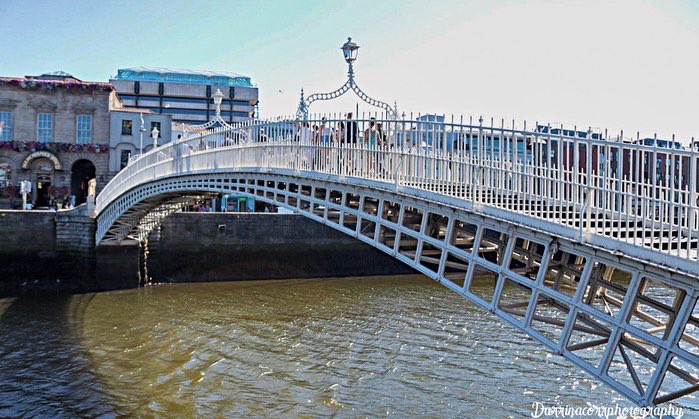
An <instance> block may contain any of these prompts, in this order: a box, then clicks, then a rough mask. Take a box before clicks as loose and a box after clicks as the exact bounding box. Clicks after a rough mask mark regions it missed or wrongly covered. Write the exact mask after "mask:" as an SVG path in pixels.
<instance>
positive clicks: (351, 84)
mask: <svg viewBox="0 0 699 419" xmlns="http://www.w3.org/2000/svg"><path fill="white" fill-rule="evenodd" d="M350 40H351V38H350ZM357 48H358V47H357ZM347 63H348V65H349V68H348V71H347V81H346V82H345V84H343V85H342V86H340V88H338V89H337V90H333V91H332V92H327V93H314V94H312V95H310V96H308V97H307V98H304V94H303V89H301V100H300V101H299V107H298V109H297V110H296V117H297V118H298V119H304V120H305V119H308V108H309V107H310V106H311V103H313V102H315V101H317V100H332V99H337V98H338V97H340V96H342V95H344V94H345V93H347V92H348V91H350V90H351V91H353V92H354V93H355V94H356V95H357V96H358V97H359V98H360V99H361V100H363V101H364V102H366V103H368V104H369V105H371V106H375V107H377V108H381V109H383V110H384V111H386V115H387V117H389V118H395V117H396V116H397V115H398V112H397V110H396V108H394V107H392V106H391V105H389V104H388V103H386V102H383V101H381V100H378V99H374V98H372V97H371V96H369V95H367V94H366V93H364V91H362V89H361V88H360V87H359V86H358V85H357V82H355V81H354V68H353V67H352V62H351V61H348V62H347Z"/></svg>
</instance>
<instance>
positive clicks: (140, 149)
mask: <svg viewBox="0 0 699 419" xmlns="http://www.w3.org/2000/svg"><path fill="white" fill-rule="evenodd" d="M139 115H141V129H140V132H141V143H140V144H139V149H138V154H143V133H145V132H146V127H145V125H144V124H145V121H143V114H142V113H141V114H139Z"/></svg>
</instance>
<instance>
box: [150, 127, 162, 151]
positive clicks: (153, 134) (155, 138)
mask: <svg viewBox="0 0 699 419" xmlns="http://www.w3.org/2000/svg"><path fill="white" fill-rule="evenodd" d="M158 134H160V131H158V127H153V131H151V133H150V136H151V137H152V138H153V148H158Z"/></svg>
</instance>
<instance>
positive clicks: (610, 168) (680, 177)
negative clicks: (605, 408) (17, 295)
mask: <svg viewBox="0 0 699 419" xmlns="http://www.w3.org/2000/svg"><path fill="white" fill-rule="evenodd" d="M357 48H358V47H357V46H356V45H355V44H353V43H351V42H348V43H347V44H345V46H344V47H343V51H344V53H345V58H346V59H347V62H348V64H349V65H350V71H349V79H348V81H347V83H345V84H344V85H343V86H342V87H341V88H340V89H338V90H336V91H334V92H331V93H324V94H317V95H311V96H309V97H308V98H304V97H303V96H302V99H301V103H300V105H299V109H298V111H297V112H296V114H295V115H294V116H292V117H288V118H276V119H270V120H254V121H250V122H246V123H240V124H236V125H229V124H227V123H226V122H225V121H223V120H221V119H220V117H219V116H218V112H217V118H216V119H215V120H213V121H211V122H210V123H208V124H205V125H204V126H201V127H195V128H193V130H192V131H191V132H189V133H187V134H186V135H185V136H184V137H183V138H182V139H181V140H178V141H177V142H171V143H168V144H166V145H164V146H161V147H159V148H156V149H153V150H151V151H150V152H148V153H146V154H144V155H141V156H138V158H136V159H134V160H133V161H132V162H131V163H130V164H129V165H128V166H127V167H126V168H125V169H123V170H122V171H121V172H120V173H119V174H117V176H116V177H115V178H114V179H113V180H112V181H111V182H110V183H109V184H108V185H107V186H106V187H105V188H104V190H103V191H102V192H101V193H100V194H99V196H98V197H97V203H96V217H97V237H96V240H97V243H99V244H108V243H120V242H122V241H125V240H134V239H135V240H138V241H143V240H145V239H146V238H147V237H148V235H149V234H150V233H151V231H153V229H155V228H157V227H158V226H159V224H160V222H161V221H162V220H163V219H164V218H165V217H167V216H168V215H169V214H171V213H173V212H175V211H179V210H180V209H181V208H182V207H183V206H184V205H187V204H189V203H191V202H193V201H195V200H198V199H201V198H202V197H206V196H211V195H215V194H219V193H224V194H227V193H234V194H238V195H242V196H247V197H253V198H254V199H256V200H259V201H262V202H266V203H269V204H273V205H276V206H279V207H284V208H287V209H289V210H292V211H294V212H295V213H298V214H301V215H303V216H305V217H308V218H310V219H311V220H315V221H317V222H319V223H323V224H325V225H327V226H329V227H332V228H334V229H336V230H339V231H341V232H343V233H345V234H348V235H350V236H352V237H355V238H356V239H357V240H361V241H363V242H365V243H367V244H369V245H371V246H373V247H375V248H377V249H379V250H381V251H383V252H385V253H386V254H388V255H390V256H392V257H394V258H396V259H398V260H400V261H402V262H404V263H405V264H407V265H409V266H411V267H412V268H414V269H415V270H417V271H419V272H421V273H423V274H425V275H427V276H428V277H430V278H432V279H434V280H435V281H438V282H440V283H441V284H443V285H444V286H446V287H448V288H449V289H451V290H453V291H454V292H456V293H458V294H460V295H462V296H463V297H464V298H466V299H468V300H469V301H471V302H473V303H475V304H477V305H479V306H481V307H482V308H483V309H485V310H488V311H491V312H493V313H494V314H495V315H497V316H498V317H499V318H501V319H504V320H505V321H507V322H508V323H510V324H512V325H514V326H515V327H517V328H519V329H521V330H523V331H525V332H526V333H527V334H528V335H530V336H531V337H533V338H534V339H536V340H538V341H540V342H541V343H542V344H543V345H544V346H545V347H546V348H548V349H549V350H551V351H553V352H555V353H557V354H560V355H562V356H563V357H565V358H567V359H568V360H570V361H571V362H573V363H574V364H575V365H577V366H578V367H579V368H581V369H583V370H584V371H586V372H588V373H589V374H591V375H593V376H594V377H596V378H597V379H598V380H600V381H602V382H604V383H606V384H607V385H609V386H611V387H612V388H614V389H616V390H617V391H618V392H620V393H622V394H623V395H624V396H626V397H628V398H629V399H630V400H632V401H634V402H635V403H637V404H639V405H642V406H653V405H657V404H661V403H664V402H669V401H672V400H674V399H677V398H680V397H688V398H696V396H697V394H696V392H697V390H699V310H698V309H697V298H698V296H699V257H698V254H699V206H698V202H697V201H698V199H699V170H698V169H699V152H697V151H692V150H689V149H683V148H681V147H680V146H675V143H672V142H668V143H667V144H666V145H665V146H659V145H658V144H659V143H660V142H659V141H654V142H652V144H648V142H644V141H637V142H633V143H631V142H626V141H624V140H622V139H621V137H620V138H618V139H613V138H611V137H610V136H608V135H607V134H606V133H604V132H593V131H592V130H587V131H581V130H577V129H572V130H567V129H563V128H561V127H553V126H549V125H541V124H530V125H527V124H516V123H505V122H504V121H492V120H483V119H482V118H478V119H472V118H462V117H444V116H438V115H432V114H426V115H413V114H410V115H406V114H405V113H401V114H399V113H398V110H397V109H396V107H395V106H393V107H392V106H390V105H388V104H386V103H385V102H380V101H376V100H374V99H371V98H369V97H368V96H366V95H365V94H364V93H363V92H361V90H360V89H359V88H358V87H357V84H356V82H355V81H354V73H353V70H352V62H353V61H354V58H356V52H357ZM350 90H352V91H355V92H356V93H357V94H358V95H359V96H360V98H361V99H362V100H365V101H366V102H368V103H369V104H370V105H372V106H375V107H378V108H380V109H381V112H380V113H378V112H377V113H375V114H360V115H357V114H356V113H355V115H353V116H352V118H348V116H347V115H346V114H344V113H343V114H341V115H340V114H323V115H312V114H309V112H308V108H309V106H310V104H311V103H312V102H313V101H315V100H328V99H333V98H335V97H338V96H340V95H342V94H344V93H345V92H347V91H350ZM218 95H219V93H217V95H215V96H214V102H215V104H216V105H217V107H218V106H220V101H221V98H220V96H218ZM362 95H363V96H362Z"/></svg>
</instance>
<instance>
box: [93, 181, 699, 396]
mask: <svg viewBox="0 0 699 419" xmlns="http://www.w3.org/2000/svg"><path fill="white" fill-rule="evenodd" d="M390 186H391V185H386V187H385V188H381V187H373V188H372V187H368V186H366V185H359V184H354V183H352V182H349V183H348V182H347V181H346V179H345V180H344V181H342V180H341V179H331V178H328V177H326V178H320V177H316V178H313V177H305V176H301V175H300V174H298V173H297V174H296V175H294V174H277V173H262V172H260V171H250V172H245V171H241V172H234V173H230V172H229V173H226V172H212V173H208V174H196V175H194V174H192V175H181V176H173V177H166V178H161V179H159V180H156V181H153V182H151V183H148V184H145V185H141V186H138V187H136V188H134V189H132V190H130V191H129V192H127V193H126V194H124V195H123V196H121V197H119V198H118V199H116V200H114V202H113V203H112V204H110V205H109V206H108V207H107V208H105V209H104V210H103V211H102V213H101V214H99V216H98V231H97V234H98V239H99V240H100V241H102V242H104V241H118V240H121V239H123V238H126V237H131V238H136V239H143V238H144V237H145V236H146V235H147V234H148V232H149V231H150V230H151V229H152V228H154V227H155V226H157V225H158V224H159V222H160V221H161V220H162V219H163V218H164V217H165V216H167V215H168V214H170V213H172V212H174V211H176V210H178V209H179V208H180V207H181V206H182V205H185V204H186V203H187V202H189V201H191V200H194V199H197V198H199V197H201V196H204V195H206V194H212V193H237V194H240V195H245V196H249V197H254V198H255V199H258V200H261V201H264V202H267V203H271V204H275V205H278V206H282V207H285V208H288V209H291V210H293V211H295V212H297V213H299V214H301V215H303V216H306V217H308V218H311V219H313V220H315V221H318V222H321V223H324V224H326V225H328V226H330V227H332V228H335V229H337V230H339V231H342V232H344V233H346V234H348V235H351V236H353V237H356V238H357V239H359V240H361V241H363V242H365V243H368V244H370V245H372V246H374V247H376V248H377V249H379V250H381V251H383V252H385V253H387V254H389V255H391V256H393V257H395V258H397V259H399V260H401V261H402V262H404V263H406V264H407V265H409V266H411V267H413V268H414V269H416V270H418V271H420V272H422V273H423V274H425V275H427V276H429V277H430V278H432V279H434V280H436V281H439V282H440V283H441V284H443V285H445V286H446V287H448V288H449V289H451V290H453V291H455V292H457V293H459V294H461V295H462V296H464V297H465V298H467V299H468V300H470V301H472V302H474V303H475V304H477V305H479V306H481V307H482V308H484V309H486V310H489V311H491V312H493V313H495V314H496V315H497V316H498V317H500V318H502V319H504V320H506V321H507V322H509V323H511V324H512V325H514V326H516V327H518V328H520V329H522V330H524V331H525V332H527V333H528V334H529V335H530V336H532V337H534V338H535V339H537V340H538V341H540V342H541V343H543V344H544V345H545V346H546V347H547V348H548V349H550V350H552V351H554V352H556V353H558V354H560V355H562V356H564V357H565V358H567V359H569V360H570V361H572V362H573V363H575V364H576V365H578V366H579V367H580V368H582V369H583V370H585V371H586V372H588V373H590V374H592V375H593V376H595V377H596V378H597V379H599V380H601V381H603V382H604V383H606V384H607V385H609V386H611V387H612V388H614V389H616V390H617V391H619V392H621V393H622V394H624V395H625V396H627V397H628V398H630V399H631V400H633V401H634V402H636V403H638V404H640V405H655V404H658V403H662V402H665V401H669V400H672V399H675V398H678V397H681V396H683V395H687V394H690V393H692V392H694V391H696V390H697V388H698V385H699V383H697V371H698V369H699V365H697V364H698V362H697V357H696V355H695V354H696V350H697V347H698V345H699V341H698V339H697V337H696V335H695V334H693V333H691V330H696V329H695V328H696V327H699V319H698V316H697V314H696V313H697V309H696V303H697V295H696V292H695V287H694V284H693V282H692V281H694V280H693V279H692V278H689V277H685V276H683V275H681V274H672V275H668V273H667V271H665V270H663V269H661V268H654V267H652V266H650V265H647V264H641V263H638V262H637V261H634V260H629V259H628V258H623V257H619V256H618V255H614V254H612V253H609V252H607V251H603V250H601V249H594V248H591V247H590V246H589V245H581V244H578V243H576V242H575V241H572V240H568V239H565V238H561V237H554V236H552V235H551V234H550V233H546V232H543V231H538V230H536V229H533V228H529V227H526V226H521V225H516V224H512V223H510V222H507V221H506V220H499V219H497V218H494V217H488V216H484V215H482V214H478V213H476V212H473V211H469V210H468V209H463V208H454V207H450V206H448V205H444V204H440V203H438V202H434V201H431V200H429V199H426V198H420V197H414V196H413V197H407V196H405V195H404V194H401V193H400V192H399V191H396V190H391V188H390ZM134 209H136V211H140V213H139V214H137V215H135V216H134V217H132V220H131V222H130V223H129V222H127V223H120V222H119V221H118V220H119V219H121V218H123V217H124V216H125V214H129V213H130V212H129V211H131V214H133V211H134ZM112 220H114V221H112ZM134 220H136V223H135V224H134ZM115 221H116V222H115ZM657 287H662V288H663V293H662V296H660V297H659V296H658V295H657V294H654V293H652V292H650V290H653V289H654V288H657ZM651 313H654V314H656V315H653V314H651Z"/></svg>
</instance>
